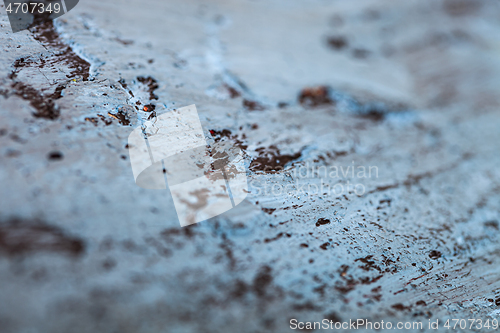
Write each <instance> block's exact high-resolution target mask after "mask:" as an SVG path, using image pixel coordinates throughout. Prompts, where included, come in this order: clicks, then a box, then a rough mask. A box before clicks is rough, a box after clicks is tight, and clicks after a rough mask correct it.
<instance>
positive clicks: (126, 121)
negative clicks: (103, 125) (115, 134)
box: [108, 109, 130, 126]
mask: <svg viewBox="0 0 500 333" xmlns="http://www.w3.org/2000/svg"><path fill="white" fill-rule="evenodd" d="M108 116H110V117H111V118H114V119H116V120H118V122H119V123H120V124H122V125H123V126H128V125H130V118H129V117H128V115H127V114H126V112H125V111H124V110H123V109H118V112H117V113H115V114H113V113H111V112H108Z"/></svg>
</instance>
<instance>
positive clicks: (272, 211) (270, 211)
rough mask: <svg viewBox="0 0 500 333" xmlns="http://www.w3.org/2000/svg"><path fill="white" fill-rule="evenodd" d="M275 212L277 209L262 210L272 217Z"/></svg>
mask: <svg viewBox="0 0 500 333" xmlns="http://www.w3.org/2000/svg"><path fill="white" fill-rule="evenodd" d="M275 210H276V208H262V211H263V212H264V213H267V214H269V215H271V214H272V213H274V211H275Z"/></svg>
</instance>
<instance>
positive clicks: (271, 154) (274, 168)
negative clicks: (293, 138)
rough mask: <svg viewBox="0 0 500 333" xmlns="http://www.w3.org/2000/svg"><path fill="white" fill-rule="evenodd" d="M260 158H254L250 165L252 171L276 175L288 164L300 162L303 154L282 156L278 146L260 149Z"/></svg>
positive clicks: (258, 150)
mask: <svg viewBox="0 0 500 333" xmlns="http://www.w3.org/2000/svg"><path fill="white" fill-rule="evenodd" d="M257 152H258V153H259V156H258V157H256V158H254V159H253V160H252V162H251V163H250V170H252V171H264V172H266V173H276V172H279V171H281V170H283V169H284V167H285V165H287V164H288V163H291V162H294V161H296V160H298V159H299V158H300V157H301V156H302V152H297V153H295V154H293V155H282V154H281V153H280V150H279V149H278V148H277V147H276V146H270V147H269V148H264V147H261V148H258V149H257Z"/></svg>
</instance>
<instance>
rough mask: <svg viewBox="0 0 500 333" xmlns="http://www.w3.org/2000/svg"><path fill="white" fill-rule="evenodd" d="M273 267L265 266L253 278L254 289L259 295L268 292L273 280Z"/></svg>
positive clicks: (262, 295)
mask: <svg viewBox="0 0 500 333" xmlns="http://www.w3.org/2000/svg"><path fill="white" fill-rule="evenodd" d="M271 272H272V269H271V267H269V266H267V265H266V266H263V267H262V268H261V269H260V271H259V272H258V273H257V275H256V276H255V278H254V280H253V291H254V292H255V294H256V295H257V296H258V297H264V296H266V294H267V291H268V288H269V286H270V285H271V283H272V282H273V276H272V274H271Z"/></svg>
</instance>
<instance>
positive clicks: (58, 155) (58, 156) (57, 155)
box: [47, 151, 64, 161]
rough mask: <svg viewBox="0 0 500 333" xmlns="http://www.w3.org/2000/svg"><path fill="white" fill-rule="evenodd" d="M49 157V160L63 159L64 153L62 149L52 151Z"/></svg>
mask: <svg viewBox="0 0 500 333" xmlns="http://www.w3.org/2000/svg"><path fill="white" fill-rule="evenodd" d="M47 158H48V159H49V161H62V159H63V158H64V155H63V153H61V152H60V151H51V152H50V153H49V154H48V155H47Z"/></svg>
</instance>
